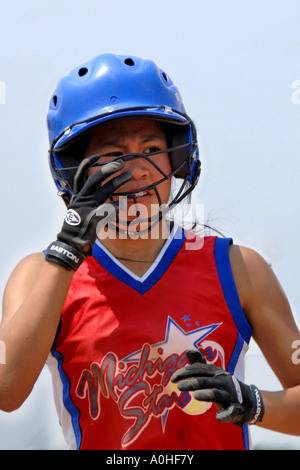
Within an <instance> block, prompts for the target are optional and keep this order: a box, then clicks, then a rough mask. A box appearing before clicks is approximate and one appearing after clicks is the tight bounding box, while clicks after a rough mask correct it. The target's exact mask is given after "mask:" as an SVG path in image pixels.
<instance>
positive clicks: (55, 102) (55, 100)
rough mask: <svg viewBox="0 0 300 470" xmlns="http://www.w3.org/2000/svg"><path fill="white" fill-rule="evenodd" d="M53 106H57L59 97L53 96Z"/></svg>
mask: <svg viewBox="0 0 300 470" xmlns="http://www.w3.org/2000/svg"><path fill="white" fill-rule="evenodd" d="M53 104H54V106H56V105H57V96H56V95H54V96H53Z"/></svg>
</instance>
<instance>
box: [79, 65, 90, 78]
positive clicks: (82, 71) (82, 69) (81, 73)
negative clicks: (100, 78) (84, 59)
mask: <svg viewBox="0 0 300 470" xmlns="http://www.w3.org/2000/svg"><path fill="white" fill-rule="evenodd" d="M87 73H88V69H87V68H86V67H81V69H79V70H78V75H79V77H84V76H85V75H86V74H87Z"/></svg>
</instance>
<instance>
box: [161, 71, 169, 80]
mask: <svg viewBox="0 0 300 470" xmlns="http://www.w3.org/2000/svg"><path fill="white" fill-rule="evenodd" d="M162 76H163V79H164V80H165V82H168V75H167V74H166V73H165V72H163V73H162Z"/></svg>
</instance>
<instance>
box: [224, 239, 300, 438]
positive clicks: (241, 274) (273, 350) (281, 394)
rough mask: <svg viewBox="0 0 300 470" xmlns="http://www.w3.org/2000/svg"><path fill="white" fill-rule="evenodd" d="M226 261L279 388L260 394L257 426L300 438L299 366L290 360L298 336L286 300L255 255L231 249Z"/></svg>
mask: <svg viewBox="0 0 300 470" xmlns="http://www.w3.org/2000/svg"><path fill="white" fill-rule="evenodd" d="M230 260H231V265H232V270H233V274H234V278H235V281H236V285H237V289H238V293H239V296H240V300H241V303H242V307H243V309H244V312H245V314H246V317H247V319H248V321H249V323H250V325H251V326H252V329H253V337H254V339H255V341H256V342H257V344H258V345H259V347H260V348H261V350H262V352H263V354H264V356H265V358H266V359H267V361H268V362H269V364H270V366H271V367H272V369H273V371H274V373H275V374H276V376H277V377H278V379H279V381H280V382H281V384H282V386H283V390H280V391H276V392H271V391H262V396H263V400H264V404H265V415H264V418H263V421H262V423H259V426H262V427H265V428H268V429H272V430H274V431H279V432H283V433H287V434H295V435H300V365H299V364H295V363H294V362H293V361H292V354H293V349H292V344H293V342H294V341H295V340H299V339H300V334H299V331H298V328H297V326H296V324H295V321H294V319H293V315H292V312H291V309H290V306H289V303H288V300H287V298H286V296H285V294H284V292H283V290H282V288H281V286H280V284H279V282H278V280H277V278H276V276H275V275H274V273H273V271H272V269H271V268H270V267H269V265H268V264H267V263H266V262H265V261H264V260H263V259H262V258H261V257H260V256H259V255H258V254H257V253H256V252H254V251H253V250H250V249H246V248H241V247H231V248H230ZM256 385H257V384H256Z"/></svg>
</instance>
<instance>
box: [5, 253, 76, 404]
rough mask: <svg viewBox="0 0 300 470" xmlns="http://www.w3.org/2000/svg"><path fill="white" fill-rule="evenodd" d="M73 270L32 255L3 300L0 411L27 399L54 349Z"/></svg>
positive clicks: (18, 270)
mask: <svg viewBox="0 0 300 470" xmlns="http://www.w3.org/2000/svg"><path fill="white" fill-rule="evenodd" d="M73 273H74V271H68V270H67V269H65V268H63V267H60V266H58V265H56V264H54V263H51V262H46V261H45V259H44V256H43V254H41V253H38V254H35V255H30V256H28V257H27V258H25V259H24V260H23V261H21V262H20V263H19V265H18V266H17V267H16V268H15V270H14V271H13V273H12V274H11V276H10V278H9V280H8V283H7V285H6V288H5V292H4V296H3V313H2V323H1V325H0V340H1V341H3V342H4V344H5V353H6V354H5V355H6V357H5V359H6V361H5V362H6V364H1V365H0V384H1V387H0V409H2V410H4V411H12V410H14V409H16V408H18V407H19V406H20V405H21V404H22V403H23V401H24V400H25V399H26V398H27V396H28V395H29V393H30V392H31V390H32V387H33V385H34V383H35V381H36V380H37V378H38V376H39V374H40V372H41V370H42V368H43V366H44V364H45V361H46V359H47V356H48V354H49V351H50V349H51V346H52V343H53V340H54V337H55V334H56V331H57V327H58V323H59V320H60V315H61V311H62V308H63V305H64V301H65V298H66V295H67V292H68V289H69V286H70V283H71V280H72V277H73Z"/></svg>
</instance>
